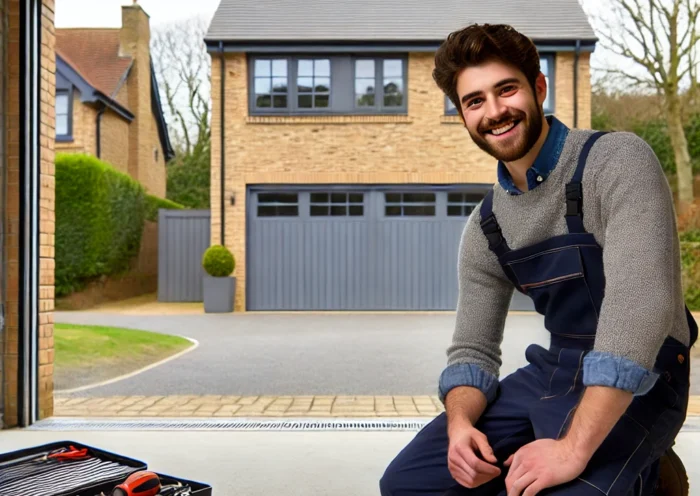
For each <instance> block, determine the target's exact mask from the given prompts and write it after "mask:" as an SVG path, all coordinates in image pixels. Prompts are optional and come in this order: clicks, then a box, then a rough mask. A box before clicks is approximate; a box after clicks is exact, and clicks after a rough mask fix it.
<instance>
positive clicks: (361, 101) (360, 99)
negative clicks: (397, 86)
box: [356, 95, 374, 107]
mask: <svg viewBox="0 0 700 496" xmlns="http://www.w3.org/2000/svg"><path fill="white" fill-rule="evenodd" d="M356 101H357V106H358V107H374V95H357V99H356Z"/></svg>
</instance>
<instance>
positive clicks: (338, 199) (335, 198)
mask: <svg viewBox="0 0 700 496" xmlns="http://www.w3.org/2000/svg"><path fill="white" fill-rule="evenodd" d="M347 201H348V195H347V193H333V194H332V195H331V203H345V202H347Z"/></svg>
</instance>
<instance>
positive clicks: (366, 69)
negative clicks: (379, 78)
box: [355, 60, 374, 78]
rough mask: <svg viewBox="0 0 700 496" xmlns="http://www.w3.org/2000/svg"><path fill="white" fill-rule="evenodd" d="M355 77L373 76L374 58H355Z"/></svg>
mask: <svg viewBox="0 0 700 496" xmlns="http://www.w3.org/2000/svg"><path fill="white" fill-rule="evenodd" d="M355 77H358V78H361V77H366V78H373V77H374V60H356V61H355Z"/></svg>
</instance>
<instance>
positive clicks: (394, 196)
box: [384, 193, 401, 203]
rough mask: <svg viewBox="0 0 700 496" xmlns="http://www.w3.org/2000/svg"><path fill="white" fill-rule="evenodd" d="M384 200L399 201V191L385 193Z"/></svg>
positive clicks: (389, 201) (388, 201)
mask: <svg viewBox="0 0 700 496" xmlns="http://www.w3.org/2000/svg"><path fill="white" fill-rule="evenodd" d="M384 200H385V201H386V202H387V203H401V193H386V194H385V195H384Z"/></svg>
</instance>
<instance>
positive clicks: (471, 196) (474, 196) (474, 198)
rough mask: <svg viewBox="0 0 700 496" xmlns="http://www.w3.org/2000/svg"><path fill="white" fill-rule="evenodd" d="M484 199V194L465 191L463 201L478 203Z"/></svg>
mask: <svg viewBox="0 0 700 496" xmlns="http://www.w3.org/2000/svg"><path fill="white" fill-rule="evenodd" d="M483 199H484V195H482V194H479V193H465V194H464V201H465V202H467V203H479V202H480V201H481V200H483Z"/></svg>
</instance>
